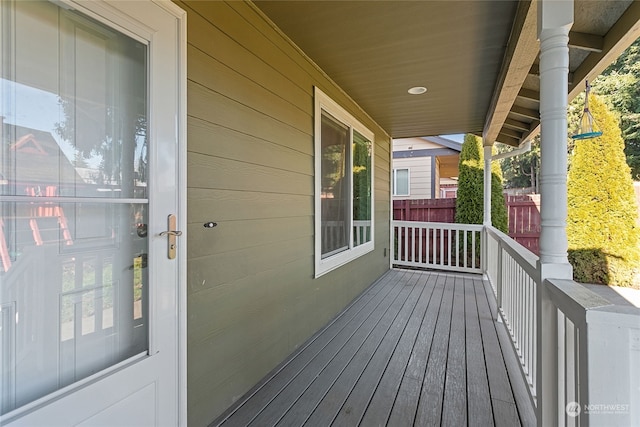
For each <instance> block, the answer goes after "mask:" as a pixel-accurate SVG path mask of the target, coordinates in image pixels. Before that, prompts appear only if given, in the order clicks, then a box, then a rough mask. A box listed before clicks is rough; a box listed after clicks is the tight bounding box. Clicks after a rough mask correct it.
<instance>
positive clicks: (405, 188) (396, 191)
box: [393, 169, 409, 196]
mask: <svg viewBox="0 0 640 427" xmlns="http://www.w3.org/2000/svg"><path fill="white" fill-rule="evenodd" d="M393 195H394V196H408V195H409V169H394V170H393Z"/></svg>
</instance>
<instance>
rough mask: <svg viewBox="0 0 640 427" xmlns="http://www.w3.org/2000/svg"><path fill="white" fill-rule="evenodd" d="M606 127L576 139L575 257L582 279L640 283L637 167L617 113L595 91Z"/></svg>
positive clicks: (571, 236)
mask: <svg viewBox="0 0 640 427" xmlns="http://www.w3.org/2000/svg"><path fill="white" fill-rule="evenodd" d="M589 107H590V110H591V113H592V115H593V117H594V119H595V121H596V123H597V124H598V125H599V127H600V128H601V130H602V131H603V135H602V136H600V137H598V138H592V139H585V140H578V141H575V143H574V148H573V152H572V154H571V158H570V165H571V166H570V168H569V175H568V183H567V185H568V189H567V197H568V220H567V235H568V240H569V261H570V262H571V264H572V265H573V269H574V279H575V280H576V281H579V282H587V283H601V284H611V285H618V286H633V285H640V274H639V267H638V266H639V264H640V229H639V228H638V226H637V223H636V219H637V212H638V211H637V206H636V200H635V194H634V190H633V182H632V180H631V171H630V169H629V166H628V165H627V162H626V159H625V155H624V141H623V140H622V136H621V133H620V127H619V125H618V121H617V119H616V117H615V116H614V115H613V113H611V112H610V111H609V110H608V109H607V107H606V105H605V104H604V103H603V102H602V101H601V100H600V99H598V97H597V96H594V95H591V96H590V98H589Z"/></svg>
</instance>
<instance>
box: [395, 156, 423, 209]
mask: <svg viewBox="0 0 640 427" xmlns="http://www.w3.org/2000/svg"><path fill="white" fill-rule="evenodd" d="M393 168H394V169H409V196H393V199H394V200H406V199H430V198H431V158H430V157H413V158H407V159H394V161H393Z"/></svg>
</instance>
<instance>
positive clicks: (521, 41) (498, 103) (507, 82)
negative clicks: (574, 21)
mask: <svg viewBox="0 0 640 427" xmlns="http://www.w3.org/2000/svg"><path fill="white" fill-rule="evenodd" d="M537 28H538V2H537V1H519V2H518V9H517V11H516V17H515V19H514V23H513V27H512V30H511V35H510V36H509V44H508V45H507V50H506V52H505V56H504V60H503V62H502V66H501V68H500V74H499V75H498V80H497V83H496V87H495V89H494V91H493V95H492V97H491V103H490V104H489V110H488V114H487V117H486V119H485V122H484V128H483V132H482V134H483V138H484V141H483V142H484V144H485V145H491V144H493V142H494V141H495V140H496V139H495V138H496V136H497V135H498V133H499V132H500V129H502V125H503V123H504V121H505V120H506V119H507V117H508V115H509V111H510V109H511V107H512V106H513V103H514V102H515V100H516V97H517V96H518V91H519V90H520V88H521V87H522V84H523V83H524V81H525V79H526V78H527V74H528V72H529V70H530V69H531V64H533V62H534V61H535V60H536V58H537V56H538V51H539V44H538V34H537Z"/></svg>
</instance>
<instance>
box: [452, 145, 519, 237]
mask: <svg viewBox="0 0 640 427" xmlns="http://www.w3.org/2000/svg"><path fill="white" fill-rule="evenodd" d="M458 169H459V170H458V196H457V198H456V219H455V221H456V222H457V223H459V224H482V222H483V211H484V196H483V190H484V153H483V149H482V141H481V139H480V138H478V137H477V136H475V135H471V134H467V135H465V137H464V143H463V144H462V150H461V151H460V161H459V164H458ZM491 223H492V225H493V226H494V227H496V228H497V229H499V230H501V231H503V232H505V233H507V232H508V216H507V205H506V202H505V200H504V196H503V194H502V171H501V170H500V165H499V164H498V163H497V162H493V164H492V165H491Z"/></svg>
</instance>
